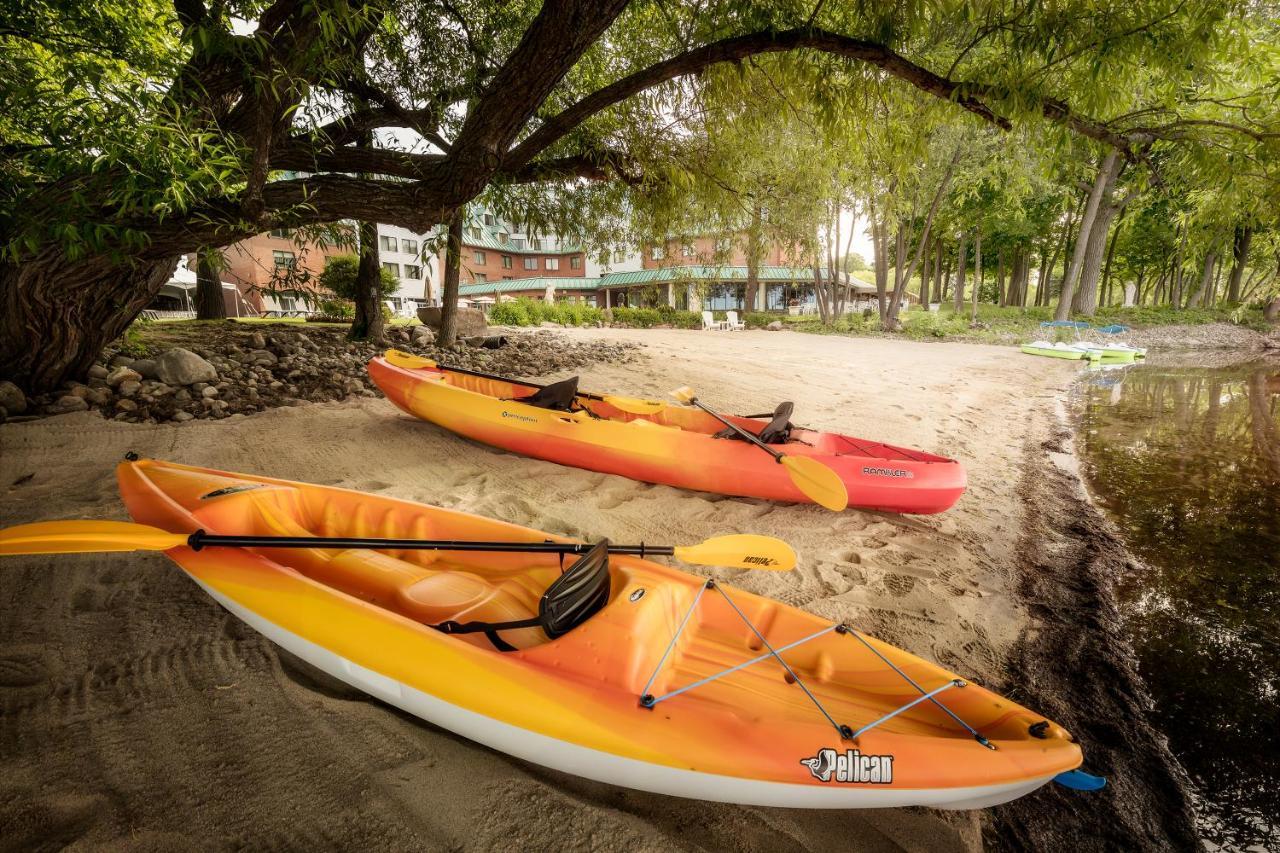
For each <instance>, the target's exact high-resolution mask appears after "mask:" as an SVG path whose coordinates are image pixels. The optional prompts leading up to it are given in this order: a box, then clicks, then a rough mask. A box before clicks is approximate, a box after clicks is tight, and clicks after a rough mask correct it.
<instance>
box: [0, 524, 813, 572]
mask: <svg viewBox="0 0 1280 853" xmlns="http://www.w3.org/2000/svg"><path fill="white" fill-rule="evenodd" d="M182 547H188V548H192V549H194V550H196V551H199V550H200V549H202V548H211V547H222V548H343V549H349V548H368V549H371V550H381V551H484V552H490V553H528V554H585V553H586V552H588V551H590V550H591V547H592V546H591V545H590V544H587V543H573V542H472V541H469V540H457V541H454V540H445V539H365V538H345V537H339V536H225V535H216V534H211V533H205V532H204V531H203V530H197V531H196V532H195V533H170V532H169V531H168V530H161V529H160V528H158V527H150V526H148V525H145V524H134V523H132V522H128V521H40V522H36V523H35V524H22V525H19V526H17V527H10V528H8V529H5V530H0V555H5V554H82V553H90V552H100V551H168V550H169V549H170V548H182ZM609 553H610V554H634V555H637V556H640V557H675V558H676V559H677V560H681V561H682V562H685V563H693V564H695V565H699V566H726V567H729V568H735V569H768V570H770V571H776V572H786V571H790V570H791V569H794V568H795V566H796V553H795V551H793V550H791V546H790V545H788V544H787V543H786V542H783V541H782V540H781V539H775V538H774V537H772V536H759V535H756V534H754V533H731V534H729V535H727V536H713V537H711V538H710V539H707V540H705V541H703V542H699V543H698V544H696V545H643V544H642V545H610V546H609Z"/></svg>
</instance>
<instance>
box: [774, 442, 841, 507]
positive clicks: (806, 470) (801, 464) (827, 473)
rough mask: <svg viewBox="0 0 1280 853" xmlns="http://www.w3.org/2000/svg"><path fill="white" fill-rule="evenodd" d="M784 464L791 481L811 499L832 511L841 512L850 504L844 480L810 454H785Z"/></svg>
mask: <svg viewBox="0 0 1280 853" xmlns="http://www.w3.org/2000/svg"><path fill="white" fill-rule="evenodd" d="M782 464H783V467H785V468H786V469H787V473H788V474H790V475H791V482H793V483H795V484H796V488H797V489H799V490H800V491H802V492H804V493H805V494H806V495H808V497H809V500H811V501H813V502H814V503H816V504H820V505H822V506H825V507H826V508H827V509H829V510H831V511H832V512H841V511H842V510H844V508H845V507H847V506H848V505H849V490H848V489H846V488H845V487H844V481H843V480H841V479H840V477H839V475H837V474H836V472H835V471H832V470H831V469H830V468H828V467H827V466H826V465H823V464H822V463H821V462H819V461H818V460H816V459H811V458H809V457H808V456H784V457H782Z"/></svg>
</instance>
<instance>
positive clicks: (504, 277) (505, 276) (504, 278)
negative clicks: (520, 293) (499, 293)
mask: <svg viewBox="0 0 1280 853" xmlns="http://www.w3.org/2000/svg"><path fill="white" fill-rule="evenodd" d="M502 280H503V281H511V276H509V275H504V276H503V277H502Z"/></svg>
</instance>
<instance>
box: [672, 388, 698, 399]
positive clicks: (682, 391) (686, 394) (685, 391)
mask: <svg viewBox="0 0 1280 853" xmlns="http://www.w3.org/2000/svg"><path fill="white" fill-rule="evenodd" d="M671 396H672V397H675V398H676V399H677V400H679V401H680V402H681V403H692V402H693V400H694V398H695V397H697V396H698V392H696V391H694V390H693V389H692V388H690V387H689V386H688V385H682V386H681V387H679V388H677V389H676V390H674V391H672V392H671Z"/></svg>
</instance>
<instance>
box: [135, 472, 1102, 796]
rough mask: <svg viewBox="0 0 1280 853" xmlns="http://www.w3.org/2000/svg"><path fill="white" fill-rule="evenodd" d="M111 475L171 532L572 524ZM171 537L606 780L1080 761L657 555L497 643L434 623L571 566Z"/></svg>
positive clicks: (934, 771)
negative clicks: (555, 620) (552, 619)
mask: <svg viewBox="0 0 1280 853" xmlns="http://www.w3.org/2000/svg"><path fill="white" fill-rule="evenodd" d="M117 473H118V477H119V482H120V489H121V493H122V495H123V497H124V501H125V503H126V504H127V506H128V508H129V512H130V514H131V515H132V516H133V517H134V519H136V520H137V521H139V522H142V523H145V524H150V525H154V526H156V527H161V528H164V529H166V530H169V531H172V532H175V533H187V532H193V531H195V530H197V529H203V530H204V531H206V532H207V533H210V534H237V535H258V536H265V535H284V536H341V537H383V538H401V539H406V538H414V539H426V538H431V539H449V540H471V541H481V540H483V541H488V540H501V541H508V542H546V541H548V540H551V541H561V542H563V541H568V540H564V539H562V538H557V537H552V536H548V535H547V534H544V533H542V532H539V531H537V530H531V529H529V528H525V527H517V526H515V525H512V524H507V523H504V522H501V521H494V520H490V519H486V518H480V517H477V516H474V515H468V514H465V513H461V512H456V511H451V510H445V509H440V508H437V507H432V506H425V505H422V504H417V503H411V502H408V501H402V500H395V499H392V498H387V497H380V496H372V495H366V494H361V493H359V492H354V491H348V490H345V489H337V488H331V487H325V486H315V485H308V484H304V483H295V482H290V481H287V480H277V479H271V478H267V477H258V476H252V475H247V474H232V473H228V472H224V471H214V470H209V469H205V468H195V467H189V466H185V465H176V464H171V463H165V462H157V461H147V460H144V461H135V462H126V463H123V464H121V465H120V467H119V469H118V472H117ZM167 553H168V555H169V556H170V557H171V558H172V559H173V560H174V561H176V562H177V563H178V564H179V565H180V566H181V567H182V568H183V570H184V571H185V572H186V573H187V574H188V575H190V576H191V577H192V578H193V579H194V580H195V581H196V582H197V583H198V584H199V585H200V586H201V587H202V588H203V589H204V590H205V591H206V592H208V593H209V595H211V596H212V597H213V598H214V599H216V600H217V601H218V602H219V603H220V604H222V605H223V606H224V607H226V608H227V609H228V610H229V611H231V612H232V613H233V614H235V615H236V616H238V617H239V618H241V619H243V620H244V621H245V622H246V623H248V624H249V625H250V626H252V627H253V628H255V629H256V630H258V631H260V632H261V633H263V634H264V635H266V636H267V637H268V638H270V639H271V640H272V641H274V642H275V643H277V644H279V645H280V646H282V647H283V648H285V649H287V650H289V651H290V652H292V653H293V654H295V655H298V656H299V657H301V658H303V659H304V660H306V661H308V662H309V663H311V664H312V665H314V666H317V667H319V668H320V669H322V670H324V671H325V672H328V673H329V674H331V675H333V676H334V677H336V678H338V679H341V680H342V681H344V682H346V683H348V684H351V685H353V686H354V687H356V688H358V689H360V690H363V691H364V692H366V693H368V694H370V695H372V696H374V697H376V698H378V699H380V700H382V701H384V702H387V703H389V704H391V705H394V706H396V707H398V708H401V709H403V710H405V711H407V712H408V713H411V714H413V715H415V716H418V717H420V718H422V719H424V720H428V721H430V722H432V723H435V724H437V725H440V726H443V727H444V728H447V729H450V730H452V731H454V732H457V733H458V734H460V735H462V736H464V737H467V738H470V739H472V740H474V741H476V742H478V743H482V744H485V745H486V746H489V747H492V748H494V749H497V750H500V751H502V752H505V753H509V754H511V755H513V756H517V757H519V758H522V759H525V760H528V761H532V762H535V763H538V764H542V765H545V766H547V767H552V768H555V769H557V770H561V771H564V772H568V773H574V774H577V775H580V776H584V777H587V778H590V779H596V780H599V781H603V782H609V783H613V784H616V785H622V786H626V787H631V788H637V789H641V790H646V791H654V792H659V793H664V794H672V795H676V796H683V797H696V798H701V799H707V800H719V801H725V802H735V803H746V804H760V805H775V806H795V807H804V808H859V807H883V806H906V805H928V806H937V807H943V808H973V807H980V806H987V805H992V804H995V803H1000V802H1004V801H1007V800H1010V799H1013V798H1015V797H1018V796H1021V795H1023V794H1026V793H1028V792H1030V791H1032V790H1034V789H1035V788H1037V787H1039V786H1040V785H1043V784H1044V783H1045V782H1047V781H1049V780H1050V779H1052V778H1053V777H1054V776H1055V775H1057V774H1059V773H1061V772H1064V771H1068V770H1071V769H1072V768H1075V767H1077V766H1078V765H1079V764H1080V761H1081V752H1080V748H1079V746H1077V745H1076V744H1075V743H1074V742H1073V740H1072V739H1071V737H1070V735H1069V734H1068V733H1067V732H1066V731H1065V730H1064V729H1062V728H1061V727H1060V726H1058V725H1056V724H1054V723H1052V722H1049V721H1047V720H1045V719H1044V718H1043V717H1041V716H1040V715H1038V714H1036V713H1034V712H1032V711H1030V710H1028V709H1026V708H1023V707H1021V706H1019V705H1018V704H1016V703H1014V702H1011V701H1009V700H1008V699H1005V698H1003V697H1001V696H999V695H997V694H995V693H992V692H990V691H988V690H985V689H983V688H982V687H979V686H977V685H974V684H971V683H967V682H965V681H964V680H962V679H960V678H959V677H958V676H956V675H955V674H953V673H951V672H948V671H946V670H945V669H942V668H941V667H939V666H936V665H934V664H932V663H929V662H927V661H925V660H922V659H920V658H918V657H915V656H914V655H911V654H908V653H907V652H904V651H902V650H901V649H897V648H894V647H893V646H890V645H888V644H886V643H882V642H880V641H879V640H876V639H874V638H871V637H869V636H866V635H864V634H862V633H860V632H858V631H856V630H854V629H852V628H849V627H846V626H840V625H835V624H833V623H832V622H830V621H828V620H826V619H822V618H819V617H817V616H814V615H812V614H809V613H806V612H804V611H801V610H798V609H796V608H793V607H789V606H787V605H785V604H782V603H780V602H778V601H774V600H771V599H768V598H764V597H761V596H757V595H752V594H750V593H747V592H744V591H742V590H738V589H734V588H731V587H729V586H727V585H721V584H712V583H710V582H708V581H706V580H704V579H702V578H699V577H695V576H693V575H690V574H687V573H685V572H682V571H679V570H677V569H674V568H671V567H669V566H666V565H661V564H658V563H655V562H653V561H651V560H644V559H640V558H637V557H630V556H620V555H610V556H609V558H608V562H607V563H606V564H605V571H607V575H602V576H604V577H606V587H607V590H608V592H607V598H606V599H603V605H602V606H601V607H599V608H598V609H594V610H592V611H591V614H590V615H588V616H587V618H585V619H584V620H582V621H581V622H580V623H579V624H576V625H575V626H572V627H571V629H570V630H568V631H567V632H564V633H562V634H560V635H558V636H557V637H556V638H554V639H552V638H551V637H549V636H547V634H545V633H544V632H543V630H542V629H541V628H539V627H521V628H516V629H511V630H504V631H503V632H502V634H503V640H504V641H505V644H506V645H509V646H510V647H514V648H513V649H512V650H510V651H500V650H499V649H498V648H497V647H495V645H494V644H493V643H492V642H491V641H490V639H489V638H488V637H487V636H486V635H485V634H481V633H474V634H451V633H445V632H443V631H442V630H440V629H438V628H434V627H432V626H438V625H441V623H446V622H453V623H459V622H470V621H473V620H478V621H484V622H488V623H493V622H508V621H512V620H522V619H528V618H530V617H535V616H537V615H538V613H539V608H540V606H541V604H542V603H543V599H544V598H545V596H544V593H546V591H547V589H548V587H549V586H551V585H552V584H553V583H554V582H556V580H557V579H558V578H561V577H562V568H561V563H560V561H559V559H558V558H557V557H556V556H555V555H549V554H523V553H514V554H513V553H502V554H497V553H476V552H469V551H416V550H414V551H374V550H364V549H351V550H333V549H330V550H325V549H319V548H303V547H299V548H260V549H253V548H217V547H205V548H202V549H200V550H194V549H192V548H191V547H186V546H184V547H178V548H173V549H172V550H170V551H168V552H167ZM584 559H585V558H584ZM565 568H567V569H568V575H572V574H573V567H572V566H571V565H566V567H565Z"/></svg>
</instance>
